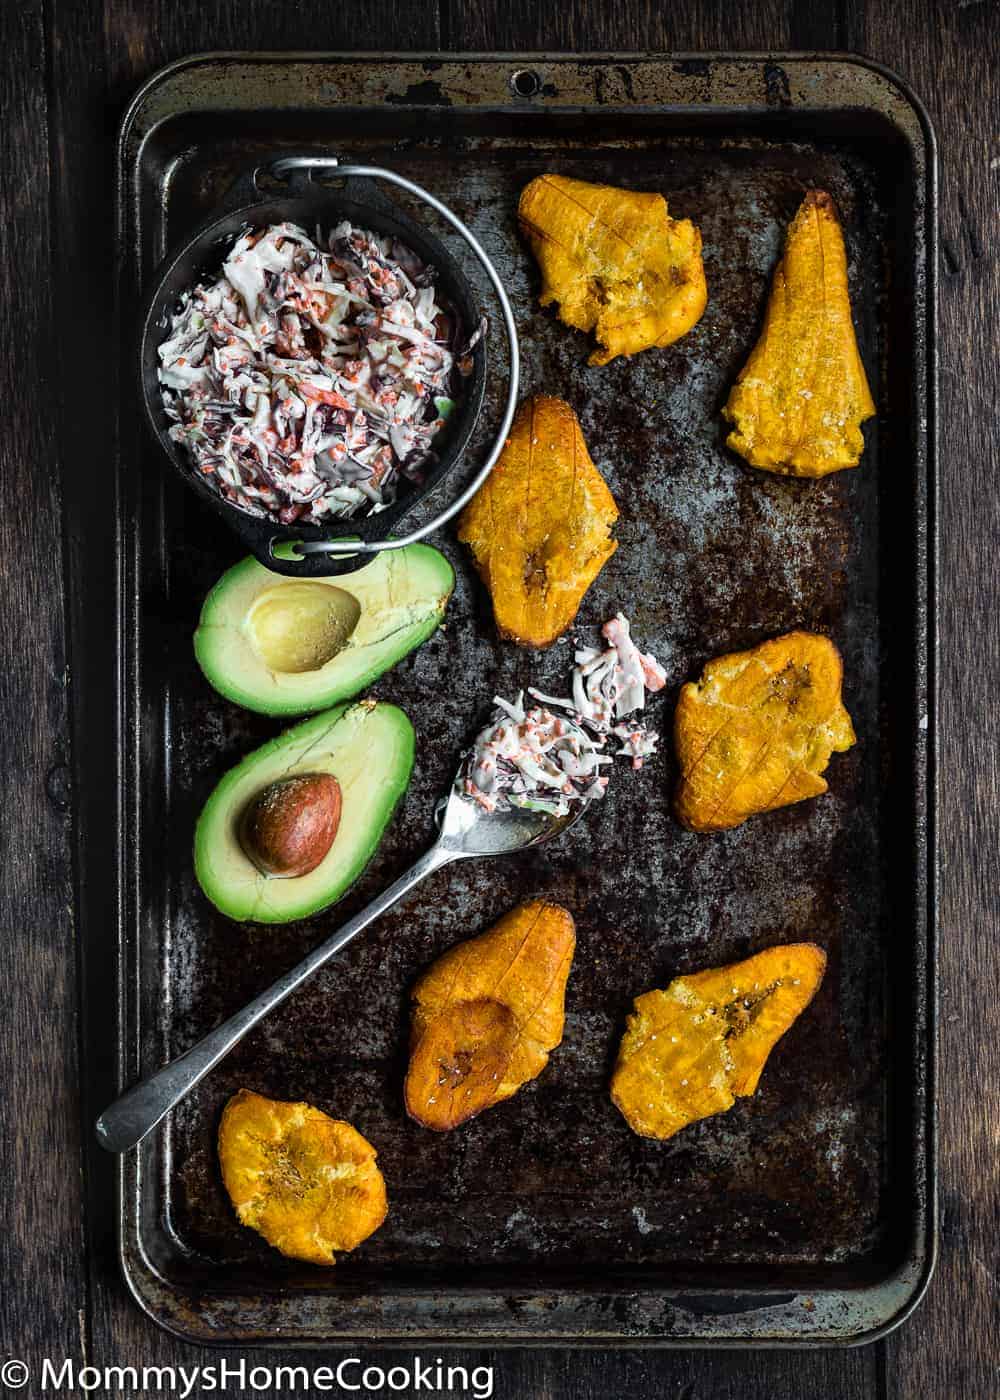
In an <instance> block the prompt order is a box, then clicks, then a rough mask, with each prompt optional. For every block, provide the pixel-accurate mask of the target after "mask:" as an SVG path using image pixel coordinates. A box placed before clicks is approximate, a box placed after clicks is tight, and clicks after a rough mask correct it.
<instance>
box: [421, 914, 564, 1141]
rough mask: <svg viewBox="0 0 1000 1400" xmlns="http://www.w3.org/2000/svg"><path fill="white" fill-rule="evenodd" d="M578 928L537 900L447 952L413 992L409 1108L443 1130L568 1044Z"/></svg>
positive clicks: (516, 1084) (506, 1091) (531, 1074)
mask: <svg viewBox="0 0 1000 1400" xmlns="http://www.w3.org/2000/svg"><path fill="white" fill-rule="evenodd" d="M575 946H576V931H575V928H574V925H573V918H572V915H571V914H570V913H569V912H568V910H566V909H563V908H562V907H561V906H560V905H558V904H548V903H545V902H544V901H541V900H532V901H531V902H530V903H528V904H521V905H519V906H518V907H517V908H516V909H513V910H511V912H510V913H509V914H505V915H504V917H503V918H502V919H500V920H499V922H498V923H496V924H494V926H493V927H492V928H491V929H489V930H488V931H487V932H486V933H484V934H480V936H479V937H478V938H472V939H469V940H468V941H467V942H465V943H459V944H457V945H456V946H455V947H454V948H451V949H449V951H448V952H447V953H445V954H444V955H443V956H442V957H440V958H438V960H437V962H435V963H434V964H433V965H432V966H431V967H429V968H428V969H427V971H426V972H425V973H424V974H423V976H422V977H421V978H420V980H419V981H418V982H417V984H416V986H415V987H414V990H413V998H414V1004H413V1021H412V1026H411V1033H410V1065H409V1069H408V1070H407V1075H406V1085H405V1088H404V1097H405V1100H406V1111H407V1113H409V1115H410V1117H411V1118H414V1119H416V1121H417V1122H418V1123H422V1124H423V1125H424V1127H427V1128H435V1129H437V1130H438V1131H439V1132H447V1131H448V1130H449V1129H450V1128H455V1127H457V1126H458V1125H459V1124H460V1123H464V1122H466V1121H467V1120H468V1119H469V1118H472V1117H474V1116H475V1114H477V1113H481V1112H482V1110H483V1109H484V1108H492V1106H493V1105H494V1104H496V1103H500V1102H501V1101H502V1100H503V1099H509V1098H510V1096H511V1095H512V1094H515V1093H517V1091H518V1089H520V1087H521V1085H522V1084H526V1083H527V1082H528V1080H530V1079H534V1078H535V1077H536V1075H538V1074H540V1073H541V1072H542V1070H543V1069H544V1068H545V1066H546V1065H547V1064H548V1060H549V1051H550V1050H554V1049H555V1047H556V1046H557V1045H558V1044H559V1042H560V1041H561V1040H562V1033H563V1016H564V1012H563V1007H564V1001H565V995H566V981H567V978H568V977H569V970H570V966H571V964H572V962H573V951H574V948H575Z"/></svg>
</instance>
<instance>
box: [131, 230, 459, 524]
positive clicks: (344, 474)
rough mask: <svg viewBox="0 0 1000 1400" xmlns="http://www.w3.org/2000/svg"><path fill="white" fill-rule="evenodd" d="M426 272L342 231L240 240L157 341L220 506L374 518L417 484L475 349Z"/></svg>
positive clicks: (389, 244)
mask: <svg viewBox="0 0 1000 1400" xmlns="http://www.w3.org/2000/svg"><path fill="white" fill-rule="evenodd" d="M434 277H435V271H434V269H433V268H432V267H429V266H428V265H427V264H425V263H423V262H422V261H421V260H420V259H419V258H417V256H416V255H415V254H414V253H413V252H412V251H411V250H409V249H407V248H405V247H403V246H402V245H400V244H399V243H397V242H395V241H394V240H392V239H390V238H386V237H382V236H380V235H377V234H375V233H371V232H370V231H368V230H365V229H358V228H354V227H353V226H352V225H351V224H349V223H346V222H345V223H341V224H338V226H337V227H336V228H334V229H333V230H332V231H331V233H330V236H329V238H328V239H327V240H326V244H325V245H324V244H323V243H322V241H321V240H320V235H319V232H318V231H317V239H316V241H315V242H314V241H313V240H312V239H310V238H309V237H308V235H307V234H306V233H305V231H304V230H303V229H301V228H299V227H297V226H296V225H295V224H275V225H272V226H271V227H270V228H267V229H264V230H262V231H261V230H258V231H255V232H248V233H246V234H244V235H243V237H242V238H240V239H239V240H238V242H237V243H236V244H235V246H234V247H233V249H232V251H231V252H230V254H229V256H228V257H227V259H226V261H225V262H224V264H223V266H222V270H221V272H220V273H219V275H218V276H217V277H215V278H211V279H209V280H207V281H205V282H203V283H200V284H199V285H198V286H197V287H195V288H194V289H193V290H192V291H190V292H187V293H185V295H184V296H183V297H182V298H181V300H180V304H179V307H178V310H177V312H176V313H175V314H174V316H173V317H172V320H171V325H170V333H169V336H168V337H167V339H166V340H164V342H163V344H162V345H161V346H160V347H159V355H160V370H159V378H160V383H161V385H162V390H163V404H164V408H165V410H166V413H167V416H168V418H170V419H171V420H172V426H171V429H170V436H171V437H172V438H173V439H174V440H175V441H176V442H180V443H183V444H184V445H185V446H186V447H187V450H188V452H189V453H190V455H191V459H192V463H193V465H194V468H195V470H196V471H198V472H200V473H201V474H202V475H203V476H204V477H205V478H206V479H207V480H208V481H209V482H210V483H211V485H213V486H214V487H215V489H216V490H217V491H218V492H219V493H220V494H221V495H222V496H224V497H225V498H226V499H227V500H229V501H232V502H233V503H234V504H235V505H238V506H240V507H242V509H244V510H246V511H249V512H250V513H251V514H253V515H258V516H266V517H270V518H272V519H275V520H278V521H281V522H283V523H285V524H289V523H291V522H293V521H296V520H302V521H309V522H318V521H322V520H323V519H325V518H335V517H345V516H352V515H356V514H358V513H359V512H364V513H369V512H372V511H377V510H381V509H383V508H384V507H385V506H387V505H389V504H391V503H392V502H393V501H394V500H395V499H396V494H397V490H398V486H399V481H400V477H401V476H402V477H405V478H407V479H409V480H411V481H414V482H420V481H422V480H423V476H424V469H425V467H426V466H427V465H428V463H429V462H430V461H432V460H433V450H432V443H433V440H434V438H435V436H436V435H437V433H438V432H439V431H440V430H441V428H442V427H443V426H444V422H445V419H446V418H447V416H448V414H449V413H450V412H451V410H452V408H453V407H454V399H453V395H455V394H457V393H458V392H459V385H460V383H461V379H462V377H463V375H464V374H466V373H468V372H469V371H470V370H471V359H470V351H471V349H472V347H473V345H474V344H475V342H476V341H477V340H478V339H479V337H480V335H481V334H482V329H483V328H482V327H479V328H478V329H477V330H476V332H475V334H474V335H473V337H472V339H471V340H470V341H469V342H468V343H467V344H464V345H463V344H461V343H460V340H461V336H462V334H463V332H462V328H461V327H460V325H459V323H458V319H457V317H456V316H455V314H454V313H453V312H452V311H450V310H448V309H445V308H443V307H442V306H441V304H440V303H439V301H438V299H437V298H436V296H435V291H434V286H433V279H434Z"/></svg>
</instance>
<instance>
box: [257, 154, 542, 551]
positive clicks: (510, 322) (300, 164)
mask: <svg viewBox="0 0 1000 1400" xmlns="http://www.w3.org/2000/svg"><path fill="white" fill-rule="evenodd" d="M267 168H268V170H269V171H270V173H271V174H272V175H274V176H276V177H277V178H278V179H281V178H282V177H283V176H286V175H290V174H291V173H292V172H293V171H296V170H335V171H336V172H337V174H338V175H345V176H348V175H366V176H368V177H369V178H370V179H375V180H386V181H388V183H389V184H391V185H397V186H398V187H399V188H400V189H401V190H406V191H407V192H408V193H409V194H412V195H416V197H417V198H418V199H421V200H423V202H424V203H425V204H429V205H430V207H431V208H432V209H434V210H435V211H436V212H437V213H438V214H440V215H441V217H442V218H443V219H445V220H446V221H447V222H448V223H449V224H451V226H452V228H453V229H454V230H455V232H456V233H458V234H460V235H461V237H462V238H463V239H464V240H465V242H466V243H467V244H468V245H469V247H470V248H471V249H472V251H473V253H475V255H476V257H477V258H478V260H479V262H480V264H481V265H482V267H483V270H484V271H485V273H486V275H487V277H488V278H489V279H490V282H491V283H492V284H493V290H494V291H495V292H496V295H497V300H498V301H499V303H500V312H501V315H502V316H503V327H504V332H505V334H506V336H507V349H508V355H509V359H510V378H509V381H508V388H507V403H506V405H505V407H504V413H503V419H502V421H501V423H500V429H499V432H498V433H497V436H496V438H495V439H494V442H493V446H492V447H491V448H490V450H489V452H488V454H487V456H486V460H485V462H484V463H483V465H482V467H481V468H480V469H479V471H478V472H477V474H476V476H475V477H474V478H473V480H472V481H471V482H470V483H469V485H468V486H467V487H466V488H465V490H464V491H463V492H462V494H461V495H460V496H459V497H458V498H457V499H456V500H454V501H452V502H451V504H450V505H449V506H446V507H445V509H444V510H443V511H441V512H440V513H439V514H438V515H436V516H435V517H434V519H433V520H430V521H428V523H427V524H426V525H422V526H421V527H420V529H419V530H411V531H410V533H409V534H408V535H399V536H398V537H396V538H395V539H391V540H359V539H353V540H300V541H298V542H297V544H296V550H297V551H298V552H301V553H302V554H333V555H341V556H342V555H348V554H379V553H380V552H381V551H382V550H383V549H403V548H405V546H406V545H408V544H416V542H417V541H418V540H422V539H425V538H426V537H427V536H428V535H430V534H433V533H434V531H435V530H437V529H439V528H440V527H441V526H442V525H444V524H446V523H447V521H449V520H451V518H452V517H453V516H455V515H457V514H458V512H459V511H460V510H461V509H462V507H463V506H464V505H466V504H467V503H468V502H469V501H471V500H472V497H473V496H474V495H475V494H476V492H477V491H478V490H479V488H480V486H482V484H483V482H484V481H485V480H486V478H487V477H488V476H489V474H490V472H491V471H492V470H493V468H494V467H495V466H496V464H497V460H498V458H499V456H500V453H501V452H502V451H503V448H504V443H505V442H506V441H507V434H508V433H509V432H510V425H511V423H512V422H513V421H514V413H515V410H516V408H517V393H518V386H519V383H520V378H521V353H520V347H519V345H518V339H517V327H516V326H515V324H514V313H513V312H512V311H511V307H510V302H509V301H508V300H507V293H506V292H505V291H504V289H503V284H502V283H501V281H500V277H499V275H498V273H497V270H496V268H495V267H494V266H493V263H492V262H491V261H490V258H489V256H488V254H487V253H486V250H485V249H484V248H483V246H482V244H481V243H480V242H479V240H478V239H477V238H476V236H475V234H474V233H472V232H471V230H470V229H468V228H466V226H465V224H463V223H462V220H461V219H460V218H458V216H457V215H455V214H453V213H452V212H451V210H450V209H449V208H448V207H447V205H445V204H442V203H441V201H440V200H439V199H436V198H435V197H434V195H432V194H431V193H430V192H429V191H428V190H425V189H423V188H422V187H421V186H420V185H415V184H414V183H413V181H412V180H407V179H405V178H404V177H403V176H402V175H397V174H396V172H395V171H394V170H386V169H384V168H383V167H381V166H378V165H342V164H341V162H340V161H339V160H338V159H337V157H336V156H286V157H284V158H283V159H281V160H276V161H274V162H273V163H272V164H270V165H269V166H268V167H267ZM256 173H257V172H254V176H255V178H256ZM272 545H273V542H272Z"/></svg>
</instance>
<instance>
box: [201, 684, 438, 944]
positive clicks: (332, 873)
mask: <svg viewBox="0 0 1000 1400" xmlns="http://www.w3.org/2000/svg"><path fill="white" fill-rule="evenodd" d="M341 726H345V728H343V729H342V728H341ZM366 731H367V732H366ZM324 736H325V739H326V741H325V743H324ZM390 741H391V743H392V746H393V747H392V752H391V754H389V753H388V752H387V748H386V746H387V744H388V742H390ZM415 743H416V740H415V734H414V730H413V725H412V724H411V723H410V720H409V718H408V716H407V715H406V714H405V713H404V711H403V710H401V709H399V707H398V706H396V705H390V704H387V703H385V702H382V701H379V702H377V703H376V702H375V701H371V700H362V701H357V702H353V703H352V702H346V703H344V704H340V705H336V706H334V707H333V708H332V709H330V710H326V711H324V712H323V713H322V714H320V715H314V716H312V717H311V718H310V719H307V720H304V721H303V722H302V723H301V724H296V725H293V726H292V728H291V729H286V730H285V731H284V732H283V733H281V734H279V735H278V736H277V737H276V738H274V739H271V740H269V741H268V742H267V743H266V744H263V745H261V747H260V748H258V749H255V750H254V751H253V752H252V753H249V754H247V756H246V757H245V758H243V759H242V760H241V761H240V762H239V763H237V764H236V765H235V767H233V768H230V770H229V771H228V773H226V774H224V776H223V777H222V778H221V779H220V780H219V782H218V783H217V785H216V787H215V788H214V790H213V791H212V793H211V795H210V796H209V798H208V801H207V802H206V803H205V805H204V807H203V808H202V811H201V815H200V816H199V818H198V822H197V826H196V827H195V834H194V866H195V875H196V877H197V880H198V883H199V885H200V886H201V888H202V890H203V892H204V893H205V895H206V897H207V898H208V899H209V900H210V901H211V903H212V904H214V905H215V907H216V908H217V909H218V910H219V911H220V913H222V914H225V915H227V916H228V917H229V918H231V919H235V920H236V921H237V922H239V923H259V924H283V923H291V922H293V921H294V920H296V919H305V918H308V917H309V916H310V915H312V914H317V913H319V912H320V911H321V910H323V909H327V908H329V906H330V905H331V904H334V903H335V902H336V901H337V900H338V899H340V898H341V897H342V896H343V895H344V894H346V892H347V890H348V889H349V888H350V887H351V885H353V884H354V882H355V881H356V880H357V879H358V877H359V876H360V875H361V873H362V871H363V870H364V869H365V867H366V866H367V864H368V862H369V861H370V860H371V858H372V856H373V855H374V854H375V852H376V850H377V849H378V846H379V844H380V842H381V839H382V835H383V833H384V831H385V829H386V827H387V826H388V824H389V821H390V820H391V818H392V815H393V813H394V812H395V810H396V807H397V806H398V805H399V802H400V800H401V798H402V797H403V795H404V794H405V792H406V790H407V788H408V787H409V782H410V775H411V773H412V771H413V759H414V751H415ZM296 755H298V757H296ZM297 762H299V763H301V764H302V766H301V767H300V768H298V769H296V766H295V765H296V763H297ZM352 762H353V764H354V766H355V767H356V768H357V770H358V772H359V773H361V774H363V782H364V786H365V788H366V789H371V790H372V791H371V794H368V793H367V792H366V793H361V794H358V793H356V791H355V789H353V788H352V786H351V782H350V780H349V778H347V777H345V771H346V772H349V770H350V767H351V764H352ZM380 765H381V766H380ZM289 767H290V768H291V771H300V772H307V771H308V772H317V771H319V772H328V773H333V774H334V776H335V777H337V778H338V781H340V783H341V788H342V790H343V793H344V806H343V809H342V815H341V826H340V829H339V830H338V834H337V838H336V839H335V840H334V843H333V846H332V847H331V849H330V852H329V854H328V855H327V857H326V858H325V859H324V861H323V862H321V864H320V865H319V866H318V867H317V868H316V870H314V871H313V872H312V873H311V874H309V875H304V876H299V877H297V878H294V879H275V878H271V879H269V878H267V877H266V876H263V875H261V874H260V872H259V871H258V870H257V869H256V868H255V867H254V866H253V864H252V863H251V862H250V860H249V859H248V857H247V856H246V855H245V854H244V852H243V850H242V848H241V847H240V845H239V838H238V835H237V828H238V824H239V819H240V815H241V813H242V811H243V809H244V807H245V805H246V803H247V802H248V801H249V800H250V799H251V798H252V797H253V796H254V795H255V794H256V793H257V792H259V791H260V789H261V788H263V787H265V786H267V784H268V783H269V782H272V781H274V779H275V777H277V776H282V775H283V774H284V773H285V772H287V771H289ZM356 781H358V782H361V779H360V778H359V779H357V780H356Z"/></svg>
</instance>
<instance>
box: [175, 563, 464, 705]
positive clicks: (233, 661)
mask: <svg viewBox="0 0 1000 1400" xmlns="http://www.w3.org/2000/svg"><path fill="white" fill-rule="evenodd" d="M454 586H455V575H454V572H453V570H452V567H451V565H450V564H449V563H448V560H447V559H446V558H445V557H444V555H443V554H440V553H439V552H438V551H437V550H436V549H432V548H431V546H430V545H424V544H411V545H407V546H406V548H405V549H395V550H385V551H384V552H383V553H381V554H378V555H376V557H375V559H374V560H372V562H371V563H370V564H367V565H365V567H364V568H362V569H359V570H358V571H357V573H353V574H340V575H338V576H337V577H336V579H330V580H327V579H293V578H285V577H283V576H282V575H281V574H275V573H272V572H271V571H270V570H269V569H265V568H264V567H263V565H262V564H258V563H257V561H256V559H244V560H243V562H242V563H240V564H236V565H234V567H233V568H231V569H229V570H228V571H227V572H226V573H224V574H223V575H222V577H221V578H220V579H219V581H218V583H217V584H216V585H215V587H214V588H213V589H212V591H211V593H209V595H208V597H207V598H206V599H205V605H204V607H203V608H202V610H201V618H200V620H199V623H198V630H197V632H196V633H195V639H194V649H195V655H196V656H197V658H198V663H199V665H200V666H201V669H202V670H203V671H204V673H205V675H206V677H207V679H208V681H209V683H210V684H211V685H212V686H214V688H215V689H216V690H217V691H219V692H220V694H222V695H225V696H226V697H227V698H228V699H230V700H234V701H235V702H236V703H237V704H238V705H242V706H244V707H245V708H246V709H248V710H256V711H257V713H258V714H265V715H301V714H308V713H309V712H310V711H313V710H322V709H325V708H326V707H327V706H328V705H332V704H333V703H334V702H336V701H338V700H346V699H349V698H350V697H352V696H354V695H357V694H358V693H359V692H360V691H362V690H363V689H364V688H365V687H366V686H367V685H370V684H371V682H372V681H374V680H375V679H376V678H377V677H378V676H380V675H382V673H383V671H387V670H388V669H389V667H390V666H394V665H395V664H396V662H397V661H399V660H401V659H402V658H403V657H404V656H405V655H406V654H407V653H408V652H410V651H412V650H413V649H414V647H418V646H420V644H421V643H422V642H425V641H426V640H427V638H428V637H429V636H430V635H431V634H432V633H433V632H434V631H435V630H436V628H437V627H438V626H439V625H440V623H441V620H442V618H443V617H444V613H445V609H446V607H447V606H448V599H449V598H450V597H451V592H452V589H453V588H454Z"/></svg>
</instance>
